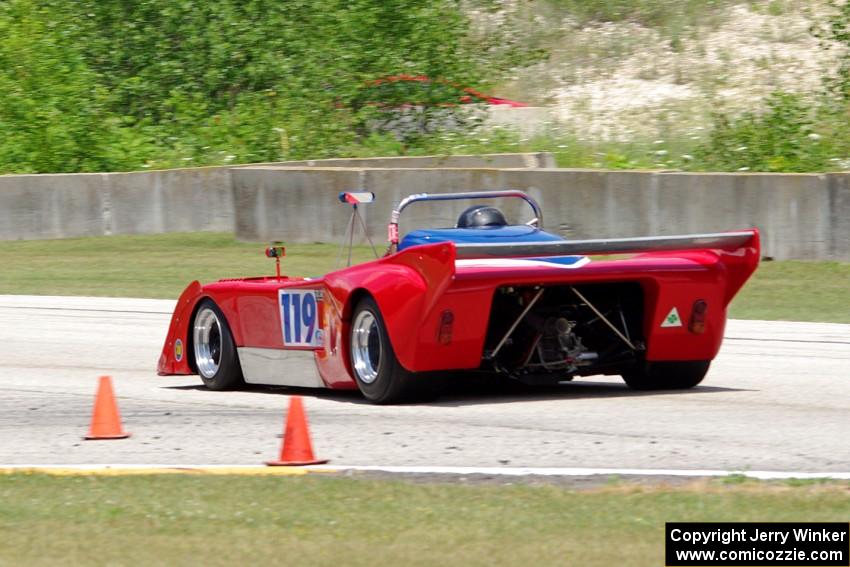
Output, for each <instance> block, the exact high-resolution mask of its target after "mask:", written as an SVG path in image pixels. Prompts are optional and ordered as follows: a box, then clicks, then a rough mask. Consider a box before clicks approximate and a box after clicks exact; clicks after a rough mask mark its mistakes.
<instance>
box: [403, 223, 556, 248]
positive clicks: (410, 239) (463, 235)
mask: <svg viewBox="0 0 850 567" xmlns="http://www.w3.org/2000/svg"><path fill="white" fill-rule="evenodd" d="M562 240H564V239H563V238H561V237H560V236H556V235H554V234H549V233H548V232H543V231H542V230H539V229H536V228H534V227H533V226H528V225H524V224H520V225H512V226H482V227H476V228H429V229H423V230H414V231H413V232H410V233H408V234H406V235H405V236H404V238H402V240H401V242H400V243H399V245H398V249H399V250H404V249H405V248H409V247H411V246H417V245H419V244H434V243H437V242H455V243H457V244H463V243H479V244H509V243H512V242H557V241H562Z"/></svg>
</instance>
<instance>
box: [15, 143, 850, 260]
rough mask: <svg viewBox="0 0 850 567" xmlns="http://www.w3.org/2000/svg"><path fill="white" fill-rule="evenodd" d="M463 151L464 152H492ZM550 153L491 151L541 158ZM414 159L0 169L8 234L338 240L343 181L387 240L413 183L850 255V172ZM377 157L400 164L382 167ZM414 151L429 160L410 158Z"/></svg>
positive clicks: (579, 223)
mask: <svg viewBox="0 0 850 567" xmlns="http://www.w3.org/2000/svg"><path fill="white" fill-rule="evenodd" d="M529 156H537V157H533V158H532V157H529ZM457 157H458V160H459V161H457V163H460V162H461V161H464V160H469V161H472V162H475V160H477V159H490V157H492V156H483V157H481V158H477V157H475V156H457ZM549 158H551V156H549V157H548V158H547V157H546V155H543V156H542V157H541V156H538V155H537V154H522V155H521V157H517V156H513V157H508V156H507V155H504V156H496V157H494V158H493V159H494V160H497V161H498V160H505V161H504V162H500V163H507V162H509V161H510V160H515V161H516V160H519V161H521V162H523V163H526V164H528V163H532V162H533V163H537V164H540V163H543V162H545V161H546V160H547V159H549ZM401 159H402V160H404V159H405V158H401ZM409 159H410V160H413V161H399V158H386V159H376V160H330V163H344V164H345V165H347V166H350V165H351V164H352V163H357V164H366V165H369V166H370V167H359V168H352V167H322V166H321V165H320V163H322V164H326V163H329V162H328V161H327V160H325V161H323V162H318V161H317V162H314V165H312V166H306V165H300V166H298V165H297V164H296V165H295V166H293V164H291V163H290V164H287V165H286V166H280V165H262V166H243V167H236V168H228V167H208V168H194V169H177V170H167V171H153V172H134V173H110V174H74V175H8V176H0V239H3V240H15V239H39V238H66V237H75V236H96V235H103V234H148V233H160V232H191V231H230V230H233V231H235V233H236V235H237V237H239V238H241V239H244V240H254V241H266V240H285V241H290V242H317V241H323V242H328V241H330V242H336V241H339V240H340V239H341V238H342V237H343V234H344V232H345V229H346V226H347V222H348V215H349V209H348V208H347V207H346V206H344V205H342V204H340V203H338V202H337V201H336V194H337V193H339V192H340V191H344V190H349V189H367V190H370V191H374V192H375V193H376V195H377V202H376V203H374V204H371V205H368V206H365V207H362V208H361V210H362V212H363V216H364V217H365V219H366V222H367V225H368V227H369V231H370V234H371V235H372V238H373V239H374V240H376V241H380V242H383V241H384V240H385V238H386V233H385V231H386V223H387V221H388V219H389V213H390V210H391V209H392V207H393V205H394V204H395V203H397V202H398V201H399V200H400V199H402V198H403V197H405V196H407V195H409V194H412V193H421V192H448V191H473V190H492V189H505V188H516V189H523V190H526V191H528V192H529V193H530V194H531V195H533V196H534V197H535V198H537V199H538V200H539V201H540V202H541V204H542V206H543V210H544V220H545V224H546V226H547V228H548V229H549V230H552V231H554V232H558V233H560V234H562V235H564V236H565V237H568V238H604V237H621V236H641V235H655V234H658V235H664V234H682V233H692V232H705V231H716V230H732V229H739V228H746V227H750V226H757V227H759V228H760V229H761V230H762V231H763V243H764V253H765V255H768V256H772V257H775V258H777V259H788V258H801V259H842V260H850V173H835V174H823V175H819V174H787V175H786V174H755V173H751V174H723V173H673V172H647V171H599V170H567V169H552V168H526V167H516V168H505V167H500V168H495V167H476V168H469V167H466V168H447V167H445V166H443V167H439V168H437V166H436V165H435V164H436V163H437V162H436V161H433V160H436V159H437V158H434V157H431V158H409ZM422 160H432V161H424V162H423V161H422ZM378 163H385V164H387V163H389V164H391V165H394V167H386V168H378V167H374V166H375V165H376V164H378ZM417 163H418V164H422V163H425V164H426V166H425V167H411V166H412V165H416V164H417ZM444 163H455V162H444ZM395 166H399V167H395ZM470 204H471V203H469V202H458V203H440V204H424V203H419V204H414V205H412V206H411V207H410V208H409V209H408V210H406V211H405V213H404V215H403V217H402V230H403V231H405V230H410V229H413V228H419V227H425V226H452V225H453V224H454V222H455V220H456V218H457V216H458V215H459V213H460V212H461V211H462V210H463V209H464V208H465V207H466V206H468V205H470ZM498 205H499V206H501V207H503V208H504V209H505V211H506V213H507V214H508V215H509V217H511V218H514V219H517V220H519V221H525V220H528V218H530V214H529V211H528V209H527V208H525V205H524V204H523V203H522V202H521V201H518V200H509V201H507V202H503V203H498Z"/></svg>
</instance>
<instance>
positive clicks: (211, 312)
mask: <svg viewBox="0 0 850 567" xmlns="http://www.w3.org/2000/svg"><path fill="white" fill-rule="evenodd" d="M192 352H193V354H194V357H195V358H194V362H195V368H196V369H197V370H198V375H200V377H201V380H203V382H204V385H205V386H206V387H207V388H209V389H210V390H230V389H233V388H237V387H239V386H242V385H243V384H245V380H244V378H243V377H242V367H241V366H240V364H239V356H238V354H237V352H236V344H235V343H234V342H233V335H232V334H231V333H230V327H229V326H228V325H227V320H226V319H225V318H224V314H223V313H222V312H221V310H220V309H219V308H218V306H217V305H216V304H215V303H214V302H213V301H211V300H209V299H205V300H203V301H202V302H201V304H200V305H199V307H198V311H197V313H196V314H195V318H194V320H193V321H192Z"/></svg>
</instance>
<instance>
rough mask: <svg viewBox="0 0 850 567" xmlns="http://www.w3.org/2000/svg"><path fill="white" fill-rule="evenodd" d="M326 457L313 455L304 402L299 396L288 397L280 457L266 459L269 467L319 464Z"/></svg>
mask: <svg viewBox="0 0 850 567" xmlns="http://www.w3.org/2000/svg"><path fill="white" fill-rule="evenodd" d="M327 462H328V459H324V460H322V459H317V458H316V457H314V456H313V445H312V444H311V443H310V429H309V428H308V427H307V416H306V415H305V414H304V404H303V402H302V401H301V396H292V397H291V398H290V399H289V411H288V412H286V428H285V429H284V430H283V444H282V445H281V448H280V459H278V460H277V461H266V464H267V465H269V466H271V467H279V466H299V465H321V464H322V463H327Z"/></svg>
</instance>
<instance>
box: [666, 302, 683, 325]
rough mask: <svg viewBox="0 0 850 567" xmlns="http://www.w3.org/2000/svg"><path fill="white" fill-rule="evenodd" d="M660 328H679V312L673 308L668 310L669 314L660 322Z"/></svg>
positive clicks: (680, 320) (680, 322) (680, 321)
mask: <svg viewBox="0 0 850 567" xmlns="http://www.w3.org/2000/svg"><path fill="white" fill-rule="evenodd" d="M661 326H662V327H681V326H682V318H681V317H679V310H678V309H676V308H675V307H674V308H673V309H671V310H670V313H669V314H668V315H667V316H666V317H665V318H664V320H663V321H662V322H661Z"/></svg>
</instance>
